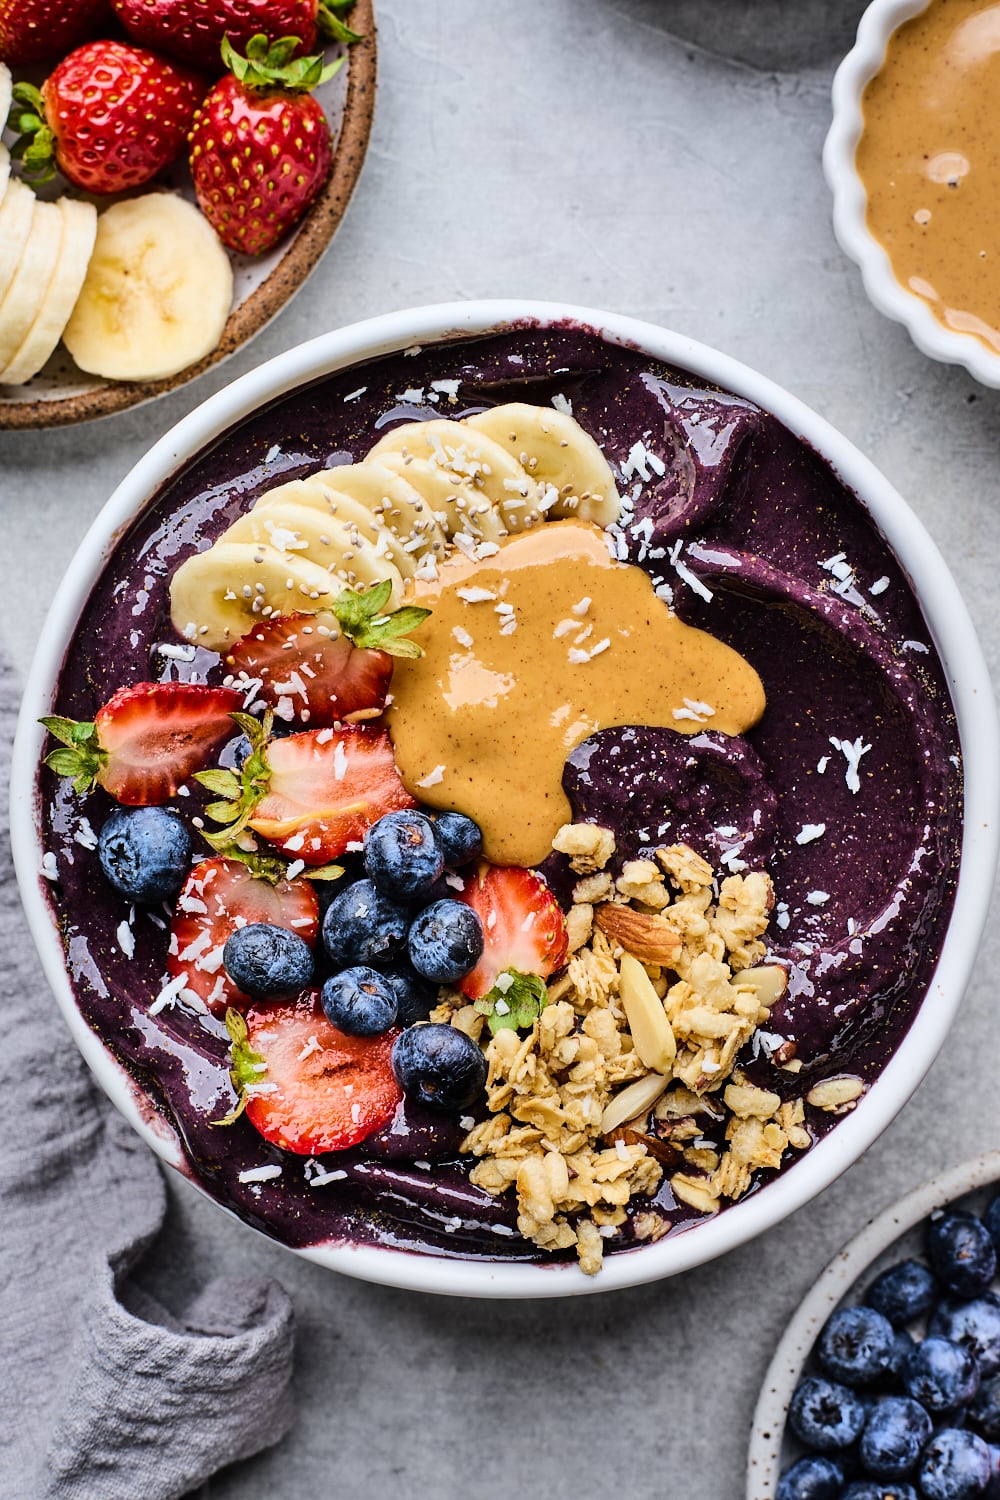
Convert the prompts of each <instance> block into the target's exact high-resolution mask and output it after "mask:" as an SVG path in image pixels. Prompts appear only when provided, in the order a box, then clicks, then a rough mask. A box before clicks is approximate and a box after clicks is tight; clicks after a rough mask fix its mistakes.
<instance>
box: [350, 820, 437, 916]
mask: <svg viewBox="0 0 1000 1500" xmlns="http://www.w3.org/2000/svg"><path fill="white" fill-rule="evenodd" d="M364 862H365V874H366V875H367V876H368V878H369V880H371V881H372V882H373V884H374V885H375V886H376V887H377V888H378V890H380V891H381V892H382V894H383V895H384V896H390V897H392V899H393V900H394V901H416V900H418V899H419V898H420V897H421V896H425V895H426V893H427V892H428V891H429V890H430V888H431V886H432V885H433V884H434V882H435V880H437V878H438V876H439V875H440V874H441V872H442V870H443V869H444V855H443V853H442V852H441V845H440V844H439V843H438V838H437V833H436V831H435V828H434V824H433V823H432V822H431V820H430V818H426V817H425V816H424V814H423V813H421V812H410V811H406V812H391V813H386V815H385V817H384V818H379V820H378V822H377V823H374V824H373V825H372V826H371V828H369V830H368V832H367V833H366V834H365V850H364Z"/></svg>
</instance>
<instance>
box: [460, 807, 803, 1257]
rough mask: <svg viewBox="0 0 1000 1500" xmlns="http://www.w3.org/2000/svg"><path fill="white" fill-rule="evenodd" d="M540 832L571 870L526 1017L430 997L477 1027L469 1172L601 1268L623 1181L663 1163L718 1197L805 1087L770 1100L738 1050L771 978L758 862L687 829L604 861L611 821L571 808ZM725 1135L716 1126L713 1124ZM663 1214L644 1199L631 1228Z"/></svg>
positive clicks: (647, 1235)
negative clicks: (625, 857)
mask: <svg viewBox="0 0 1000 1500" xmlns="http://www.w3.org/2000/svg"><path fill="white" fill-rule="evenodd" d="M553 847H554V848H556V849H558V850H559V851H560V852H562V853H563V854H566V855H567V856H568V857H569V859H570V864H571V868H572V869H573V870H574V872H575V873H577V874H579V875H580V876H581V879H580V880H579V881H578V882H577V884H576V887H575V889H574V901H573V905H572V907H571V909H570V911H569V913H568V917H567V922H568V927H569V939H570V950H571V957H570V960H569V963H568V965H567V966H566V968H565V969H564V970H563V971H562V972H561V973H560V974H559V975H557V976H555V977H554V978H553V979H552V980H550V981H549V984H548V986H547V994H546V1002H545V1003H544V1005H543V1008H542V1009H541V1010H540V1013H539V1014H538V1016H537V1019H536V1020H535V1021H534V1022H533V1024H532V1025H531V1026H530V1028H528V1029H525V1030H524V1031H523V1032H519V1031H518V1030H515V1029H510V1028H509V1029H503V1030H498V1031H497V1032H496V1034H495V1035H491V1034H490V1029H489V1028H488V1027H487V1017H486V1015H484V1014H483V1013H482V1011H481V1009H479V1008H477V1007H476V1006H475V1005H470V1004H469V1003H468V1002H467V1001H466V1000H465V998H464V997H463V996H461V995H458V994H448V995H447V996H446V997H445V998H444V1000H443V1001H442V1003H441V1005H439V1006H438V1008H437V1010H436V1011H435V1012H434V1013H433V1015H432V1017H431V1019H432V1020H434V1021H448V1022H450V1023H451V1024H452V1025H453V1026H457V1027H459V1028H460V1029H461V1030H463V1031H464V1032H466V1033H467V1034H468V1035H469V1036H471V1037H473V1038H474V1039H475V1040H476V1041H478V1042H479V1043H480V1045H481V1046H482V1048H483V1051H484V1053H485V1056H486V1060H487V1064H488V1069H489V1072H488V1076H487V1084H486V1089H487V1103H488V1107H489V1110H490V1115H489V1118H488V1119H486V1120H483V1121H481V1122H480V1123H478V1124H476V1125H475V1126H474V1127H473V1128H472V1129H471V1130H470V1131H469V1133H468V1134H467V1135H466V1137H465V1139H464V1141H463V1143H462V1147H461V1149H462V1151H463V1152H465V1153H468V1154H470V1155H472V1156H475V1157H477V1158H478V1161H477V1164H476V1166H475V1167H474V1168H473V1170H472V1173H471V1180H472V1181H473V1183H475V1184H476V1185H477V1186H478V1187H480V1188H483V1189H484V1190H485V1191H486V1192H488V1193H493V1194H500V1193H504V1192H506V1191H507V1190H508V1189H509V1188H513V1189H515V1191H516V1193H517V1205H518V1227H519V1229H520V1231H521V1233H522V1234H523V1235H524V1236H525V1237H526V1238H527V1239H530V1240H531V1241H532V1242H533V1243H534V1244H536V1245H537V1246H538V1247H539V1248H540V1249H543V1250H549V1251H554V1250H565V1249H570V1248H575V1250H576V1253H577V1256H578V1258H579V1262H580V1266H581V1268H582V1269H583V1270H584V1271H585V1272H587V1273H588V1274H591V1275H593V1274H595V1273H596V1272H597V1271H599V1270H600V1268H601V1262H602V1255H603V1244H604V1240H605V1239H606V1238H609V1237H611V1236H612V1235H614V1234H615V1232H616V1230H617V1229H618V1228H619V1226H621V1225H622V1224H623V1223H624V1222H625V1219H626V1209H627V1207H628V1205H629V1203H630V1202H631V1200H632V1199H633V1198H640V1197H647V1198H652V1196H653V1195H654V1194H655V1193H656V1192H657V1189H658V1188H659V1187H660V1185H661V1182H662V1181H663V1178H664V1176H665V1175H666V1176H667V1178H668V1180H669V1184H670V1188H671V1191H672V1193H673V1197H674V1200H675V1201H678V1202H680V1203H683V1204H686V1205H688V1206H690V1207H692V1208H694V1209H696V1210H697V1211H698V1212H699V1213H703V1214H714V1213H716V1212H717V1211H718V1209H719V1207H720V1203H721V1200H722V1199H723V1198H727V1199H735V1198H739V1197H741V1196H742V1195H743V1194H744V1193H746V1192H747V1190H748V1188H749V1187H750V1186H751V1183H752V1180H753V1174H754V1173H755V1172H756V1171H757V1170H758V1169H761V1168H776V1167H778V1166H779V1165H780V1163H781V1160H782V1156H783V1154H784V1152H785V1151H786V1150H787V1149H789V1148H792V1149H795V1150H801V1149H804V1148H805V1147H807V1146H809V1145H810V1143H811V1136H810V1134H809V1132H808V1130H807V1129H806V1127H805V1124H804V1117H805V1109H804V1102H803V1101H802V1100H801V1099H800V1100H794V1101H791V1102H783V1101H782V1100H781V1099H780V1098H779V1096H778V1095H777V1094H776V1093H772V1092H770V1091H768V1090H766V1089H761V1088H758V1087H756V1086H754V1085H752V1084H750V1083H749V1082H747V1081H746V1079H745V1078H744V1077H743V1076H742V1074H741V1073H740V1072H739V1071H738V1070H737V1071H734V1064H735V1060H736V1057H737V1055H738V1053H739V1052H740V1049H741V1048H742V1047H743V1046H744V1044H745V1043H746V1042H747V1041H749V1040H750V1038H751V1036H752V1035H753V1033H754V1031H755V1029H756V1028H757V1027H758V1026H760V1025H762V1024H763V1023H764V1022H765V1021H766V1020H767V1017H768V1013H769V1010H770V1007H771V1006H772V1005H773V1004H774V1003H775V1001H776V1000H777V999H778V998H779V997H780V995H781V994H782V993H783V991H784V988H785V986H786V983H787V976H786V972H785V970H784V969H783V968H782V967H781V966H780V965H777V964H762V963H760V960H761V959H762V958H763V957H764V953H765V947H764V944H763V942H762V941H761V938H762V936H763V934H764V932H765V930H766V928H767V923H768V917H769V913H770V910H771V908H772V906H773V904H774V896H773V892H772V888H771V881H770V878H769V877H768V876H767V875H766V874H763V873H761V872H752V873H748V874H745V875H728V876H726V877H725V878H724V879H722V880H721V882H719V883H718V884H717V883H716V882H715V877H714V873H713V871H712V868H711V866H710V865H709V864H708V863H707V862H706V861H705V860H704V859H702V858H701V857H700V856H699V855H698V854H696V853H695V852H694V850H692V849H690V848H689V847H688V846H687V845H684V844H675V845H673V846H672V847H670V848H663V849H657V850H656V851H655V852H654V854H653V857H651V858H648V859H636V860H632V861H630V862H628V863H626V864H625V866H624V867H623V869H622V872H621V874H620V876H619V877H618V878H617V880H615V879H614V878H613V877H612V875H611V873H610V872H609V871H608V870H607V869H606V868H605V867H606V866H607V864H608V863H609V861H610V859H611V857H612V855H613V854H614V851H615V840H614V835H613V834H612V833H611V832H609V830H607V829H604V828H599V827H596V826H595V825H592V824H586V823H579V824H568V825H566V826H565V827H564V828H562V829H560V831H559V833H558V835H557V836H556V838H555V840H554V841H553ZM720 1137H721V1139H720ZM670 1227H671V1221H670V1220H669V1219H668V1218H666V1217H664V1215H663V1214H662V1213H661V1212H660V1211H659V1209H658V1208H656V1209H654V1208H653V1207H652V1205H651V1206H650V1208H649V1209H648V1210H646V1211H642V1212H639V1213H635V1214H634V1216H633V1232H634V1234H635V1235H636V1237H637V1238H639V1239H645V1240H656V1239H659V1238H660V1237H661V1236H662V1235H664V1234H666V1233H667V1231H668V1230H669V1229H670Z"/></svg>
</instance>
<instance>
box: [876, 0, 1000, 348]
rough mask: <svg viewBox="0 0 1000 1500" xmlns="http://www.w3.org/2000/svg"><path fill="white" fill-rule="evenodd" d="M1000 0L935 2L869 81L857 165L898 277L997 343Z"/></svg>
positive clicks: (940, 310)
mask: <svg viewBox="0 0 1000 1500" xmlns="http://www.w3.org/2000/svg"><path fill="white" fill-rule="evenodd" d="M998 98H1000V4H998V3H996V0H931V4H930V5H928V7H927V9H926V10H925V11H923V12H922V13H921V14H920V15H919V16H916V17H914V19H913V20H912V21H907V22H906V23H905V25H903V26H900V28H899V29H898V30H897V31H896V32H894V33H893V35H892V37H891V38H890V40H889V45H888V48H887V50H886V57H885V61H884V63H883V64H882V67H881V68H880V70H879V72H878V73H877V74H876V75H875V77H874V78H873V79H872V81H871V83H869V85H868V87H867V89H866V90H865V94H864V100H863V108H864V130H863V133H862V136H861V140H860V142H859V143H858V150H857V157H856V164H857V169H858V172H859V175H860V177H861V180H862V182H863V183H864V186H865V191H866V193H867V195H868V227H869V229H870V230H871V232H872V234H873V235H874V236H875V237H876V239H878V240H879V241H880V242H881V243H882V244H883V245H884V246H885V248H886V250H887V251H888V254H889V259H890V261H891V262H892V268H893V271H894V272H895V274H896V277H897V278H898V280H899V281H900V282H901V283H902V284H903V286H905V287H906V288H907V289H908V290H909V291H911V292H913V293H915V294H916V295H917V296H918V297H922V298H924V299H925V300H926V302H927V303H928V305H929V306H930V308H931V310H932V311H933V313H934V315H935V316H936V317H937V318H938V320H939V321H940V322H941V323H943V324H944V325H945V326H946V327H948V328H951V329H953V330H955V331H956V332H958V333H972V334H975V335H976V336H977V337H979V338H980V339H982V340H983V342H984V343H986V344H988V345H989V346H990V348H992V349H995V350H998V351H1000V110H998V109H997V99H998Z"/></svg>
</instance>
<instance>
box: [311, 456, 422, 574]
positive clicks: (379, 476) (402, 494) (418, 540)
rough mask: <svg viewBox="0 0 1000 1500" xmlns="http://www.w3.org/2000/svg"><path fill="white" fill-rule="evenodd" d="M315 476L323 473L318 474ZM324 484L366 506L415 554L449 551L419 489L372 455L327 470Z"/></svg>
mask: <svg viewBox="0 0 1000 1500" xmlns="http://www.w3.org/2000/svg"><path fill="white" fill-rule="evenodd" d="M373 451H374V450H373ZM312 478H313V480H316V479H318V478H319V476H318V475H316V474H314V475H313V476H312ZM323 484H324V487H327V488H329V489H330V490H332V491H334V492H335V493H336V494H338V495H346V496H347V497H348V499H350V500H357V501H358V503H359V504H361V505H363V506H365V508H366V509H367V510H368V511H370V512H371V514H372V515H373V516H374V517H375V518H376V519H377V520H379V521H381V523H382V525H384V526H387V527H388V528H389V530H390V531H392V532H393V533H394V534H395V535H396V536H397V537H398V538H399V540H400V542H401V543H402V545H403V547H404V548H405V550H406V551H407V552H408V553H409V554H410V556H411V557H416V558H420V557H423V555H424V553H425V552H432V553H433V554H434V556H435V557H442V556H443V555H444V553H445V552H446V551H447V547H448V544H447V541H446V538H445V533H444V530H443V528H442V527H441V525H440V524H439V522H438V520H437V518H436V517H435V515H434V512H433V510H432V509H431V507H430V506H429V505H428V504H427V501H426V500H425V499H424V498H423V496H422V495H421V494H420V492H419V490H415V489H414V488H413V485H412V484H408V483H407V481H406V480H405V479H402V478H401V477H400V475H398V474H394V473H393V472H392V470H391V469H386V468H385V467H384V466H383V465H382V464H380V463H373V462H372V459H371V455H369V456H368V458H366V459H365V461H364V463H360V464H342V465H340V466H338V467H337V468H335V469H327V470H326V471H325V474H324V477H323Z"/></svg>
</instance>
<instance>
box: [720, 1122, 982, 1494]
mask: <svg viewBox="0 0 1000 1500" xmlns="http://www.w3.org/2000/svg"><path fill="white" fill-rule="evenodd" d="M998 1181H1000V1151H986V1152H984V1153H983V1155H981V1156H974V1157H972V1158H971V1159H970V1160H969V1161H964V1162H962V1164H961V1165H960V1166H957V1167H952V1168H951V1169H950V1170H949V1171H947V1172H942V1173H941V1175H940V1176H939V1177H935V1178H933V1179H932V1180H931V1181H930V1182H926V1183H924V1185H923V1186H922V1187H918V1188H915V1189H914V1190H913V1192H912V1193H907V1195H906V1197H905V1198H901V1199H900V1200H899V1202H898V1203H894V1204H893V1205H892V1207H891V1208H887V1209H885V1211H884V1212H883V1213H880V1214H879V1215H878V1217H877V1218H875V1219H873V1220H872V1221H871V1223H870V1224H868V1225H867V1226H866V1227H865V1228H864V1229H862V1231H861V1233H860V1234H857V1235H855V1237H854V1239H853V1240H851V1241H850V1242H849V1243H848V1244H846V1245H845V1246H844V1248H843V1249H842V1250H841V1251H840V1253H839V1254H838V1255H836V1256H835V1257H834V1259H833V1260H832V1261H831V1262H830V1264H829V1265H828V1266H827V1268H826V1270H825V1271H824V1272H823V1274H822V1276H820V1278H819V1280H818V1281H817V1282H816V1285H815V1286H814V1287H813V1289H812V1291H811V1292H810V1293H809V1294H808V1296H807V1297H805V1298H804V1299H803V1300H802V1302H801V1303H800V1304H799V1307H798V1310H797V1311H796V1313H795V1315H794V1317H793V1318H792V1320H791V1322H790V1323H789V1324H788V1327H787V1328H786V1329H785V1332H784V1334H783V1335H782V1337H781V1342H780V1343H779V1344H778V1347H777V1349H776V1350H775V1351H774V1358H773V1359H772V1360H771V1363H770V1365H769V1367H768V1371H767V1374H766V1375H765V1377H764V1384H763V1385H762V1386H761V1390H760V1395H759V1397H758V1398H757V1409H756V1411H755V1412H754V1418H753V1430H752V1432H751V1435H750V1451H749V1454H748V1457H747V1490H746V1500H774V1493H775V1490H776V1488H777V1484H778V1476H779V1475H780V1474H781V1472H782V1470H783V1469H786V1468H787V1467H788V1465H789V1464H791V1463H793V1462H794V1461H795V1459H796V1458H798V1457H799V1455H800V1453H801V1452H802V1450H801V1448H800V1447H799V1446H798V1445H797V1443H796V1440H795V1438H794V1436H793V1435H792V1434H791V1433H786V1431H785V1418H786V1416H787V1414H788V1403H789V1402H790V1401H791V1399H792V1392H793V1391H794V1390H795V1387H796V1385H797V1384H798V1382H799V1377H800V1376H801V1374H802V1371H803V1368H804V1366H805V1363H806V1360H807V1359H808V1358H809V1354H810V1352H811V1350H812V1347H813V1344H814V1343H815V1342H816V1339H817V1337H818V1335H819V1331H820V1329H821V1328H822V1327H823V1324H824V1323H825V1322H826V1320H827V1318H828V1317H829V1316H830V1314H831V1313H832V1312H833V1311H834V1310H835V1309H836V1308H838V1307H841V1306H843V1305H845V1304H849V1303H855V1302H860V1301H861V1300H862V1297H863V1294H864V1292H865V1289H866V1288H867V1287H868V1286H869V1284H870V1283H871V1282H872V1281H874V1279H875V1277H876V1276H877V1275H878V1274H879V1272H880V1271H884V1270H886V1269H887V1268H888V1267H889V1266H891V1265H893V1264H895V1262H896V1261H899V1260H906V1259H908V1258H910V1257H911V1256H912V1257H913V1258H915V1259H923V1222H924V1220H925V1219H926V1218H927V1216H928V1215H929V1214H931V1213H933V1212H934V1210H935V1209H937V1208H943V1207H944V1206H945V1205H946V1204H953V1203H957V1202H961V1206H962V1207H963V1208H968V1209H971V1210H972V1211H973V1212H975V1213H980V1212H982V1210H983V1208H985V1206H986V1204H987V1203H988V1201H989V1200H990V1198H991V1197H993V1195H994V1192H995V1190H996V1184H997V1182H998ZM991 1189H992V1191H991Z"/></svg>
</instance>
